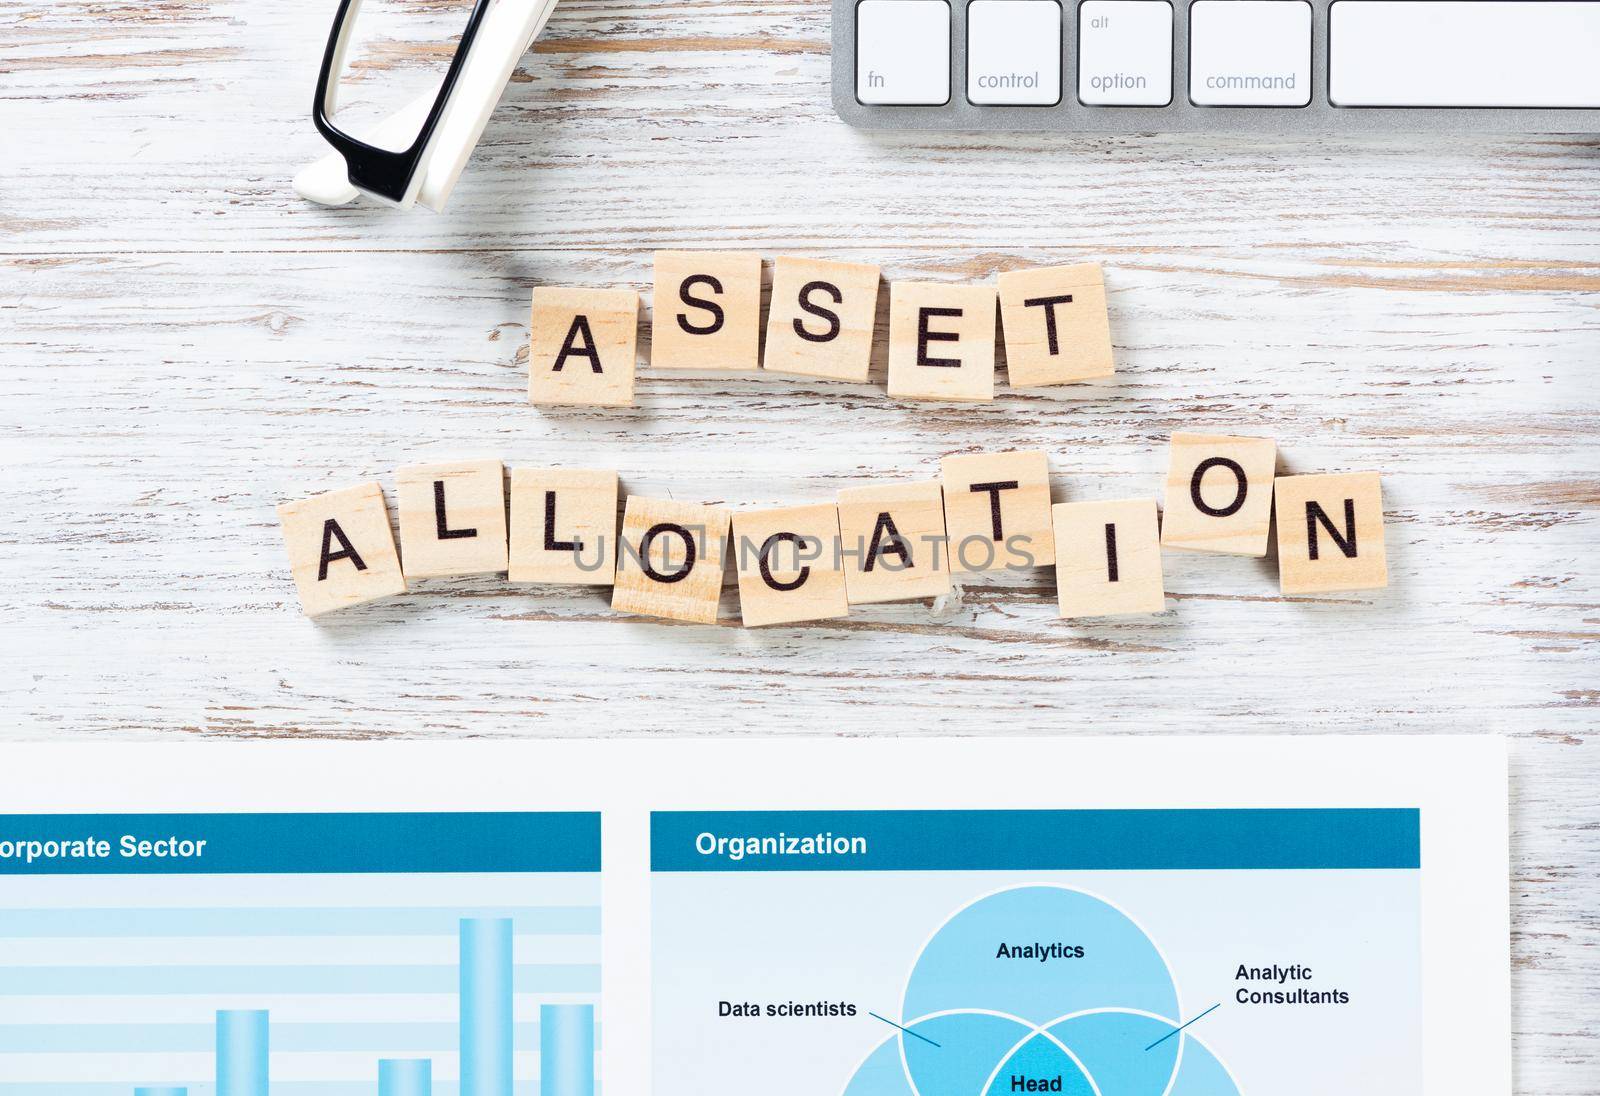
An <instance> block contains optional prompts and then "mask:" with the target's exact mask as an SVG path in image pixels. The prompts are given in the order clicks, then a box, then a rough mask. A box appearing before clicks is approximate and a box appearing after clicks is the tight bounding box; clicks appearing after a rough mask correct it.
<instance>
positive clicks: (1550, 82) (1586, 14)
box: [1328, 0, 1600, 107]
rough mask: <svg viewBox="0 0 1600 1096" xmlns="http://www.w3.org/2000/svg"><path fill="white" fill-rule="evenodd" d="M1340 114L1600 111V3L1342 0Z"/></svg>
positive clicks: (1332, 85)
mask: <svg viewBox="0 0 1600 1096" xmlns="http://www.w3.org/2000/svg"><path fill="white" fill-rule="evenodd" d="M1328 18H1329V27H1328V46H1329V64H1328V96H1329V98H1330V99H1331V100H1332V101H1333V104H1334V105H1335V106H1341V107H1600V3H1594V2H1576V0H1568V2H1561V3H1557V2H1550V3H1544V2H1541V0H1499V2H1496V0H1457V2H1452V0H1360V2H1356V0H1338V2H1336V3H1334V4H1333V5H1331V6H1330V7H1329V9H1328Z"/></svg>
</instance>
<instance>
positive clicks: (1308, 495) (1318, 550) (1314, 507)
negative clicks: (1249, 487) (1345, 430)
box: [1274, 472, 1389, 594]
mask: <svg viewBox="0 0 1600 1096" xmlns="http://www.w3.org/2000/svg"><path fill="white" fill-rule="evenodd" d="M1274 490H1275V493H1276V506H1277V514H1278V588H1279V589H1280V590H1282V591H1283V592H1284V593H1286V594H1322V593H1329V592H1331V591H1334V590H1376V589H1380V588H1382V587H1384V586H1387V585H1389V561H1388V557H1387V556H1386V555H1385V553H1384V547H1383V487H1382V484H1381V483H1380V481H1379V477H1378V473H1376V472H1345V473H1338V474H1333V475H1320V476H1279V477H1278V480H1277V484H1276V485H1275V488H1274Z"/></svg>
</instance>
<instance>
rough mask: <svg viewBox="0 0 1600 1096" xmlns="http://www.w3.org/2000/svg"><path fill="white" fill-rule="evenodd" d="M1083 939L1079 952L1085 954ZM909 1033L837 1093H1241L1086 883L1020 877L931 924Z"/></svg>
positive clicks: (1137, 933) (1129, 926) (1131, 928)
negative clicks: (1029, 881)
mask: <svg viewBox="0 0 1600 1096" xmlns="http://www.w3.org/2000/svg"><path fill="white" fill-rule="evenodd" d="M1080 949H1081V953H1080ZM900 1015H901V1019H900V1023H901V1024H903V1025H904V1028H905V1030H904V1031H903V1032H896V1033H894V1034H892V1035H891V1036H890V1037H889V1038H888V1039H887V1040H886V1041H885V1042H884V1043H883V1044H882V1045H881V1046H879V1047H878V1048H877V1049H876V1050H874V1051H873V1052H872V1053H871V1054H870V1055H869V1056H868V1057H867V1059H866V1061H864V1062H863V1063H862V1064H861V1066H860V1067H859V1068H858V1069H857V1070H856V1073H855V1075H854V1076H853V1077H852V1078H851V1079H850V1082H849V1083H848V1084H847V1085H846V1086H845V1090H844V1096H1022V1094H1025V1093H1029V1092H1046V1093H1062V1094H1065V1096H1239V1087H1238V1085H1237V1084H1236V1083H1235V1082H1234V1080H1233V1077H1232V1076H1231V1075H1230V1074H1229V1072H1228V1070H1227V1068H1226V1067H1224V1066H1223V1065H1222V1063H1221V1062H1220V1061H1218V1060H1217V1058H1216V1057H1215V1056H1213V1055H1212V1053H1211V1052H1210V1051H1209V1050H1208V1049H1206V1047H1205V1046H1204V1045H1203V1044H1202V1042H1201V1041H1200V1039H1199V1038H1197V1037H1195V1036H1194V1035H1193V1034H1191V1033H1190V1031H1189V1030H1188V1029H1184V1030H1181V1031H1180V1030H1178V1026H1179V1025H1180V1024H1181V1023H1182V1022H1183V1021H1182V1020H1180V1019H1179V1016H1178V993H1177V988H1176V986H1175V985H1174V983H1173V979H1172V972H1171V971H1170V970H1168V969H1167V964H1166V960H1165V959H1163V958H1162V956H1161V953H1160V952H1159V951H1158V950H1157V949H1156V946H1155V944H1154V943H1152V942H1151V940H1150V938H1149V937H1147V936H1146V935H1145V934H1144V931H1143V930H1142V929H1140V928H1139V926H1138V925H1136V924H1134V923H1133V921H1132V920H1131V919H1129V918H1128V917H1127V915H1125V914H1124V913H1122V911H1120V910H1118V909H1117V908H1116V907H1114V906H1112V905H1111V904H1110V903H1108V902H1105V901H1103V900H1101V899H1099V898H1096V897H1094V896H1093V895H1090V894H1085V893H1084V892H1082V891H1077V890H1072V889H1069V888H1066V887H1056V886H1026V887H1015V888H1012V889H1009V890H1004V891H999V892H997V893H995V894H991V895H988V896H986V897H984V898H980V899H979V900H978V901H976V902H974V903H972V904H971V905H969V906H967V907H965V908H964V909H962V910H961V911H960V912H958V913H957V914H956V915H955V916H954V917H952V918H950V920H949V921H947V922H945V924H944V926H943V927H941V928H940V929H939V931H938V932H937V933H935V934H934V936H933V938H932V939H931V940H929V941H928V943H927V945H926V946H925V947H924V948H923V950H922V954H921V955H920V956H918V958H917V962H916V965H915V967H914V968H913V970H912V972H911V978H910V981H909V983H908V984H907V986H906V992H905V999H904V1001H903V1002H902V1005H901V1014H900Z"/></svg>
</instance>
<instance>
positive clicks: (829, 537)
mask: <svg viewBox="0 0 1600 1096" xmlns="http://www.w3.org/2000/svg"><path fill="white" fill-rule="evenodd" d="M733 558H734V563H735V564H736V566H737V567H738V570H739V608H740V612H741V613H742V614H743V616H744V624H745V627H746V628H755V627H759V626H761V625H763V624H793V623H796V622H798V621H802V620H831V619H834V618H835V617H842V616H845V615H847V614H848V613H849V611H850V607H849V604H848V603H847V601H846V599H845V589H844V570H843V567H842V561H841V559H840V554H839V510H838V508H837V507H835V506H832V505H821V506H790V507H786V508H784V509H781V510H744V511H740V512H738V513H735V514H734V515H733Z"/></svg>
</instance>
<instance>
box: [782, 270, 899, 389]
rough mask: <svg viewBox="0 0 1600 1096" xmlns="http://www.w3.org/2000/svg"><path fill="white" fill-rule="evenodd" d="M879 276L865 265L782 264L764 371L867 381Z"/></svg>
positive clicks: (876, 309)
mask: <svg viewBox="0 0 1600 1096" xmlns="http://www.w3.org/2000/svg"><path fill="white" fill-rule="evenodd" d="M878 280H879V271H878V268H877V267H875V266H868V265H866V264H864V263H833V262H826V261H824V260H822V259H782V258H781V259H779V260H778V261H777V262H776V263H775V264H774V265H773V270H772V307H771V309H770V310H769V311H768V313H767V347H766V350H765V358H764V359H763V361H762V365H763V367H764V368H766V369H767V370H769V371H771V372H773V373H792V374H795V375H797V376H802V377H824V378H827V379H829V380H836V381H864V380H866V379H867V372H868V369H869V367H870V364H871V361H872V329H873V326H874V325H875V324H876V323H877V319H878Z"/></svg>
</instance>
